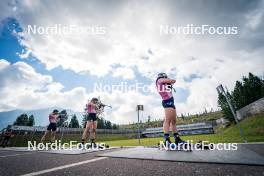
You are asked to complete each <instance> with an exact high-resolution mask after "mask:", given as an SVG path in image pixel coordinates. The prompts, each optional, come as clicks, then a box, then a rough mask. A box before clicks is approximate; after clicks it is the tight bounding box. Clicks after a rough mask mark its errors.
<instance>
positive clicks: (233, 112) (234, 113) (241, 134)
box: [216, 84, 247, 143]
mask: <svg viewBox="0 0 264 176" xmlns="http://www.w3.org/2000/svg"><path fill="white" fill-rule="evenodd" d="M216 90H217V92H218V93H219V94H223V95H224V97H225V99H226V101H227V103H228V106H229V108H230V109H231V112H232V114H233V116H234V119H235V121H236V124H237V127H238V129H239V132H240V136H241V137H242V139H243V140H244V143H247V140H246V139H245V135H244V131H243V129H242V128H241V126H240V123H239V120H238V118H237V116H236V112H235V110H234V106H233V105H232V103H231V100H230V99H229V97H228V96H227V94H226V92H225V90H224V88H223V86H222V84H220V85H219V86H217V87H216Z"/></svg>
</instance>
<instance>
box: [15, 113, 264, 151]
mask: <svg viewBox="0 0 264 176" xmlns="http://www.w3.org/2000/svg"><path fill="white" fill-rule="evenodd" d="M240 124H241V127H242V128H243V129H244V133H245V137H246V139H247V141H248V142H264V113H263V114H260V115H256V116H253V117H249V118H247V119H245V120H243V121H241V123H240ZM215 132H216V133H215V134H208V135H191V136H182V138H183V139H184V140H192V141H193V142H197V141H200V140H203V141H210V142H212V143H231V142H243V140H242V138H241V137H240V134H239V129H238V128H237V126H236V125H235V124H232V125H230V126H229V127H228V128H223V127H222V126H218V127H217V129H216V130H215ZM41 136H42V134H35V135H32V134H27V135H22V134H20V135H16V136H15V137H14V138H12V139H11V144H12V146H27V142H28V141H36V142H37V143H38V142H39V141H40V138H41ZM136 136H137V135H136V134H98V135H97V142H105V143H107V144H109V145H111V146H138V145H139V143H138V140H137V139H135V138H136ZM60 138H61V134H58V133H57V134H56V139H58V140H59V139H60ZM80 139H81V133H78V134H77V133H76V134H64V137H63V140H62V143H64V142H69V141H80ZM161 140H163V139H162V138H161V137H160V138H144V139H141V144H140V145H142V146H151V145H156V144H157V143H158V142H159V141H161Z"/></svg>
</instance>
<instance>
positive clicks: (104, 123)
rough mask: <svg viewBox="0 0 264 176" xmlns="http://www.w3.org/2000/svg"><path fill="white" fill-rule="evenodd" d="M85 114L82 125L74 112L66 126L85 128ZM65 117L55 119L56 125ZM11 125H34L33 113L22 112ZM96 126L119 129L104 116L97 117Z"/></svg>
mask: <svg viewBox="0 0 264 176" xmlns="http://www.w3.org/2000/svg"><path fill="white" fill-rule="evenodd" d="M87 117H88V116H87V115H84V116H83V120H82V125H80V124H79V121H78V118H77V116H76V115H75V114H73V115H72V116H71V120H70V122H69V125H68V127H69V128H81V127H83V128H85V127H86V123H85V122H86V121H87ZM64 121H65V119H61V118H59V119H58V121H57V126H58V127H62V126H63V123H64ZM13 125H17V126H34V125H35V118H34V115H30V116H28V115H27V114H26V113H23V114H21V115H19V116H18V117H17V118H16V120H15V122H14V123H13ZM97 128H98V129H119V125H116V124H113V123H111V122H110V121H108V120H105V119H104V118H102V117H101V118H98V119H97Z"/></svg>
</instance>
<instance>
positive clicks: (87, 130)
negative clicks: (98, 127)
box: [82, 122, 90, 143]
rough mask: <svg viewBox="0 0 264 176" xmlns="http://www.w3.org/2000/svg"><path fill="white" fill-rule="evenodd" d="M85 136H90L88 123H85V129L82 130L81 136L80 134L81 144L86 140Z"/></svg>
mask: <svg viewBox="0 0 264 176" xmlns="http://www.w3.org/2000/svg"><path fill="white" fill-rule="evenodd" d="M87 135H88V136H90V124H89V122H86V128H85V129H84V131H83V134H82V142H83V143H84V141H85V140H86V139H87Z"/></svg>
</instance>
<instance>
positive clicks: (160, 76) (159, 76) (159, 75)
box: [158, 73, 168, 78]
mask: <svg viewBox="0 0 264 176" xmlns="http://www.w3.org/2000/svg"><path fill="white" fill-rule="evenodd" d="M158 78H168V75H167V74H166V73H159V74H158Z"/></svg>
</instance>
